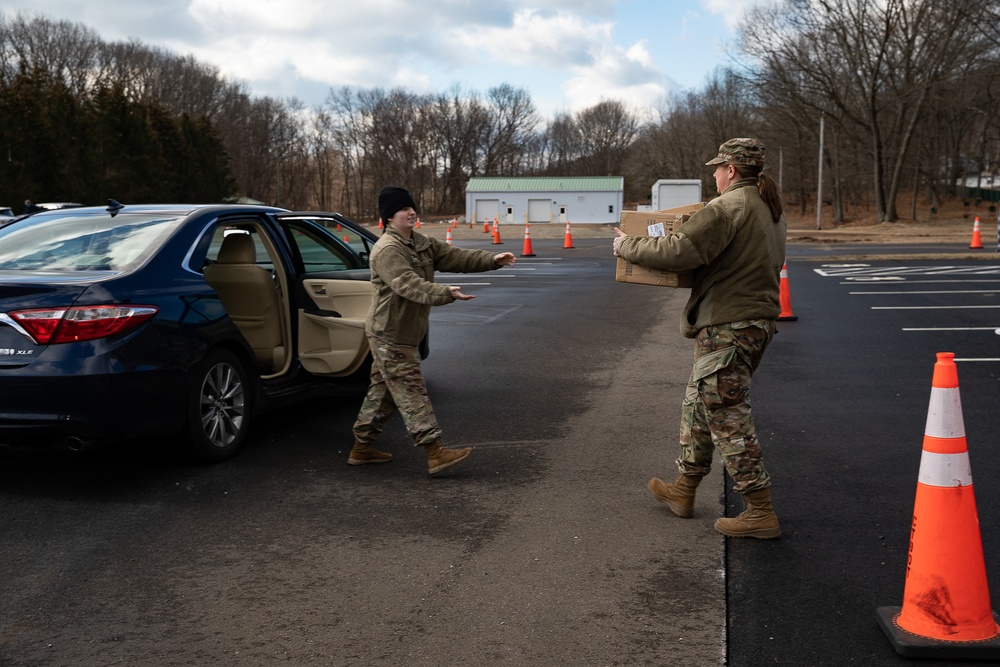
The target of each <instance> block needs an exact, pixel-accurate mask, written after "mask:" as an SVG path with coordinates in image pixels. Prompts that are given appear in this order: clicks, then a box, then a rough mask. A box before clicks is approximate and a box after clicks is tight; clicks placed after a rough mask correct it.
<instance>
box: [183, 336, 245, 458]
mask: <svg viewBox="0 0 1000 667" xmlns="http://www.w3.org/2000/svg"><path fill="white" fill-rule="evenodd" d="M250 389H251V387H250V381H249V376H248V375H247V372H246V369H245V367H244V366H243V363H242V362H241V361H240V359H239V357H237V356H236V355H235V354H233V353H232V352H230V351H229V350H225V349H216V350H212V351H211V352H209V353H208V354H207V355H205V358H204V359H203V360H202V361H201V363H200V364H198V366H197V367H196V368H195V372H194V373H193V374H192V376H191V384H190V387H189V389H188V399H187V401H188V405H187V428H186V431H187V433H186V435H187V440H188V445H189V448H190V452H191V453H192V454H193V455H194V456H195V457H196V458H197V459H198V460H200V461H203V462H206V463H216V462H219V461H225V460H226V459H229V458H232V457H233V456H235V455H236V453H237V452H238V451H239V449H240V447H241V446H242V445H243V441H244V440H245V439H246V436H247V432H248V430H249V428H250V412H251V407H252V406H251V400H250V397H251V391H250Z"/></svg>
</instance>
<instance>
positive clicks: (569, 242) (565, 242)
mask: <svg viewBox="0 0 1000 667" xmlns="http://www.w3.org/2000/svg"><path fill="white" fill-rule="evenodd" d="M563 247H564V248H572V247H573V234H571V233H570V231H569V220H567V221H566V238H565V240H563Z"/></svg>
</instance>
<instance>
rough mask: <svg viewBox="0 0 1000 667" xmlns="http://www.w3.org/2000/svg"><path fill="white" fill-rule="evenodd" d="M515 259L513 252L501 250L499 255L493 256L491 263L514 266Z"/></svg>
mask: <svg viewBox="0 0 1000 667" xmlns="http://www.w3.org/2000/svg"><path fill="white" fill-rule="evenodd" d="M516 261H517V258H516V257H514V253H512V252H502V253H500V254H499V255H494V256H493V263H494V264H496V265H497V266H514V262H516Z"/></svg>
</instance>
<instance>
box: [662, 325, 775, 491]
mask: <svg viewBox="0 0 1000 667" xmlns="http://www.w3.org/2000/svg"><path fill="white" fill-rule="evenodd" d="M773 337H774V322H773V321H770V320H751V321H745V322H733V323H731V324H720V325H716V326H710V327H705V328H704V329H702V330H701V331H699V332H698V335H697V336H696V337H695V350H694V367H693V368H692V370H691V378H690V379H689V380H688V385H687V391H686V392H685V394H684V402H683V404H682V406H681V428H680V444H681V455H680V458H678V459H677V468H678V469H679V470H680V471H681V473H682V474H685V475H694V476H704V475H707V474H708V471H709V470H710V469H711V467H712V451H713V450H714V449H718V450H719V455H720V456H721V457H722V461H723V463H724V464H725V466H726V470H727V471H728V472H729V476H730V477H732V478H733V481H734V482H735V485H734V486H733V490H734V491H737V492H739V493H749V492H752V491H758V490H760V489H765V488H767V487H769V486H770V485H771V479H770V477H769V476H768V474H767V470H765V469H764V462H763V459H762V456H761V449H760V443H759V442H758V441H757V433H756V430H755V429H754V422H753V415H752V414H751V412H750V378H751V376H752V375H753V372H754V371H755V370H756V369H757V366H758V365H759V364H760V360H761V357H763V356H764V350H765V349H766V348H767V345H768V343H770V342H771V338H773Z"/></svg>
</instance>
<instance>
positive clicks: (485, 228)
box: [483, 218, 490, 234]
mask: <svg viewBox="0 0 1000 667" xmlns="http://www.w3.org/2000/svg"><path fill="white" fill-rule="evenodd" d="M489 233H490V221H489V220H487V219H485V218H483V234H489Z"/></svg>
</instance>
